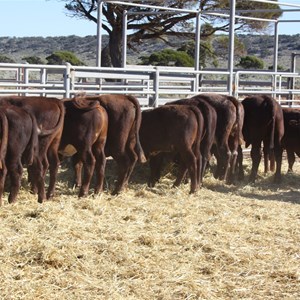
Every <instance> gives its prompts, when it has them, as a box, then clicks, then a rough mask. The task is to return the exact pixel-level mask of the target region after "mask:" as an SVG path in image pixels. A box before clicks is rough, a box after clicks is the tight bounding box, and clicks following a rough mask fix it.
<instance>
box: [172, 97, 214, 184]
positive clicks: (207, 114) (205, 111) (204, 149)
mask: <svg viewBox="0 0 300 300" xmlns="http://www.w3.org/2000/svg"><path fill="white" fill-rule="evenodd" d="M170 104H179V105H194V106H196V107H197V108H198V109H199V110H200V111H201V113H202V115H203V119H204V129H205V130H204V137H203V139H202V141H201V147H200V148H201V149H200V150H201V156H202V165H201V168H202V170H201V175H200V176H201V178H200V184H201V183H202V178H203V176H204V172H205V169H206V165H207V162H209V160H210V157H211V148H212V145H213V143H214V142H215V134H216V126H217V113H216V111H215V109H214V108H213V107H212V106H211V105H210V104H209V103H207V102H206V101H204V100H203V99H202V98H201V95H198V96H195V97H192V98H190V99H180V100H175V101H172V102H168V103H167V105H170Z"/></svg>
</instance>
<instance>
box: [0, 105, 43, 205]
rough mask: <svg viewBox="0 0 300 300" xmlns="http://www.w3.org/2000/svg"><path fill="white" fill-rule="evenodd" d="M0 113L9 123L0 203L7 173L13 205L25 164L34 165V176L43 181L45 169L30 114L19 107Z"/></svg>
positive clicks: (0, 185)
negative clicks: (39, 154) (40, 158)
mask: <svg viewBox="0 0 300 300" xmlns="http://www.w3.org/2000/svg"><path fill="white" fill-rule="evenodd" d="M0 111H1V114H4V115H5V116H6V118H7V121H8V141H7V153H6V156H5V164H3V167H2V169H1V172H0V203H1V200H2V194H3V190H4V182H5V178H6V174H7V172H8V175H9V177H10V193H9V197H8V202H9V203H13V202H15V201H16V198H17V195H18V192H19V189H20V186H21V179H22V174H23V164H24V165H34V166H35V168H34V171H35V173H34V176H36V177H38V180H42V176H43V169H42V163H41V161H40V160H39V156H38V132H37V124H36V120H35V118H34V117H33V116H32V115H31V114H30V113H28V112H26V111H25V110H23V109H21V108H19V107H15V106H2V107H0ZM1 119H3V118H1ZM3 128H4V127H2V129H3ZM5 134H7V133H4V134H3V135H2V136H3V137H5ZM4 139H5V138H4ZM2 142H3V141H2Z"/></svg>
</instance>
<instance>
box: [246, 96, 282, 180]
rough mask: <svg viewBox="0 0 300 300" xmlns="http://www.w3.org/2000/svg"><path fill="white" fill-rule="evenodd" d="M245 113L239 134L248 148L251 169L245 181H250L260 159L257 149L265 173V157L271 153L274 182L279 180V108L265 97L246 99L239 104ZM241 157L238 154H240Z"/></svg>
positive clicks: (273, 101) (280, 120) (280, 124)
mask: <svg viewBox="0 0 300 300" xmlns="http://www.w3.org/2000/svg"><path fill="white" fill-rule="evenodd" d="M242 105H243V107H244V111H245V117H244V125H243V135H244V140H245V146H246V148H247V147H248V146H249V145H252V147H251V159H252V168H251V173H250V178H249V180H250V181H251V182H254V181H255V179H256V176H257V171H258V167H259V163H260V160H261V146H262V143H263V152H264V157H265V172H266V171H267V164H268V160H269V155H270V154H271V153H272V152H273V151H274V155H275V161H276V172H275V177H274V181H275V182H279V181H280V180H281V161H282V150H281V140H282V137H283V135H284V122H283V113H282V108H281V106H280V105H279V104H278V102H277V101H276V100H275V99H273V98H272V97H270V96H268V95H255V96H249V97H246V98H245V99H244V100H243V101H242ZM240 154H242V151H240Z"/></svg>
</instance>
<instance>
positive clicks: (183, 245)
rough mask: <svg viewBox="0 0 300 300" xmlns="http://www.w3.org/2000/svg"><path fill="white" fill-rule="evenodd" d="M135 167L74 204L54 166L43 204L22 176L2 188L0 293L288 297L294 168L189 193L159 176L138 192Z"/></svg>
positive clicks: (296, 196) (296, 214) (298, 182)
mask: <svg viewBox="0 0 300 300" xmlns="http://www.w3.org/2000/svg"><path fill="white" fill-rule="evenodd" d="M297 164H299V163H298V162H297ZM114 171H115V170H114V166H113V162H111V161H110V162H108V167H107V176H106V182H107V188H108V189H109V188H110V187H111V184H112V183H113V178H114V177H113V174H114ZM147 171H148V169H147V168H146V166H143V167H141V166H138V167H137V168H136V170H135V172H134V174H133V177H132V182H131V184H130V186H129V188H128V190H127V191H126V192H124V193H123V194H121V195H119V196H111V195H110V194H109V192H107V191H106V192H104V193H103V194H102V195H101V196H97V197H93V196H90V197H88V198H85V199H78V198H77V191H76V190H73V189H72V188H70V186H71V172H70V171H68V170H67V169H64V168H62V169H61V170H60V174H59V181H58V184H57V196H56V197H55V198H54V199H53V200H52V201H48V202H46V203H44V204H42V205H40V204H38V203H37V198H36V197H35V196H33V195H31V194H30V193H29V192H28V187H27V186H26V181H25V179H24V186H23V188H22V191H21V192H20V194H19V198H18V201H17V203H16V204H14V205H8V204H7V195H5V198H4V205H3V206H2V207H0V219H1V229H0V231H1V235H0V249H1V251H0V265H1V267H0V272H1V273H0V274H1V276H0V297H1V299H30V300H32V299H72V300H73V299H147V300H148V299H149V300H150V299H151V300H153V299H161V300H176V299H210V300H211V299H255V300H257V299H300V168H295V173H294V174H288V175H284V177H283V182H282V184H281V185H279V186H276V185H274V184H273V183H272V179H271V175H270V174H268V175H266V176H265V175H263V174H262V173H261V172H260V177H259V179H258V181H257V183H256V184H248V183H247V181H246V180H245V181H244V182H241V183H239V184H238V185H231V186H227V185H225V184H223V183H221V182H219V181H217V180H215V179H214V178H213V177H212V175H211V174H210V173H208V174H207V175H206V177H205V180H204V187H203V188H202V189H201V191H199V192H198V193H197V194H195V195H189V194H188V191H189V185H188V184H185V185H183V186H181V187H180V188H178V189H174V188H171V185H172V181H173V178H172V175H171V174H169V173H168V174H166V175H165V176H164V177H163V178H162V180H161V182H160V183H159V184H158V185H157V186H156V187H155V188H153V189H149V188H147V186H146V184H145V183H144V182H145V180H146V176H147ZM246 172H247V173H249V165H248V166H246ZM283 172H284V173H285V172H286V166H284V167H283Z"/></svg>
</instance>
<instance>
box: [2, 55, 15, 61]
mask: <svg viewBox="0 0 300 300" xmlns="http://www.w3.org/2000/svg"><path fill="white" fill-rule="evenodd" d="M0 62H1V63H14V62H15V61H14V60H13V59H12V58H10V57H8V56H6V55H0Z"/></svg>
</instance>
